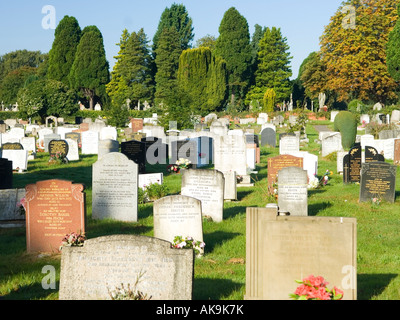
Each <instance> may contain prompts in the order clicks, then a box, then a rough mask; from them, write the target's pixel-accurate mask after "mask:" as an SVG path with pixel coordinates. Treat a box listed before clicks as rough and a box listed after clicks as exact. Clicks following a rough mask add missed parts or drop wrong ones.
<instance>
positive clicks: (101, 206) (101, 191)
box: [92, 152, 138, 222]
mask: <svg viewBox="0 0 400 320" xmlns="http://www.w3.org/2000/svg"><path fill="white" fill-rule="evenodd" d="M92 181H93V182H92V186H93V193H92V216H93V219H99V220H103V219H112V220H119V221H126V222H137V220H138V216H137V215H138V194H137V190H138V165H137V164H136V163H135V162H133V161H132V160H129V159H128V158H127V157H126V156H125V155H123V154H122V153H117V152H113V153H108V154H106V155H104V156H103V157H102V158H100V159H98V160H97V161H96V162H95V163H94V164H93V178H92Z"/></svg>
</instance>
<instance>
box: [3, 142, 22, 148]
mask: <svg viewBox="0 0 400 320" xmlns="http://www.w3.org/2000/svg"><path fill="white" fill-rule="evenodd" d="M1 148H2V149H3V150H24V146H23V145H22V144H21V143H19V142H14V143H11V142H7V143H5V144H3V145H2V146H1Z"/></svg>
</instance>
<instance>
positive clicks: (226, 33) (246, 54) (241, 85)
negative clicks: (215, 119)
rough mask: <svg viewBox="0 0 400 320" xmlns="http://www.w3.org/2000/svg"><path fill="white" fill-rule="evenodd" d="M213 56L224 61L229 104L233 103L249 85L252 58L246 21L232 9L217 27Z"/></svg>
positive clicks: (242, 94)
mask: <svg viewBox="0 0 400 320" xmlns="http://www.w3.org/2000/svg"><path fill="white" fill-rule="evenodd" d="M215 54H216V55H218V56H220V57H222V58H223V59H224V60H225V61H226V66H227V70H228V84H229V87H230V95H231V103H234V101H235V99H236V98H237V95H239V97H240V98H242V97H243V96H244V91H245V90H246V89H247V86H248V85H249V79H250V66H251V57H252V56H251V46H250V33H249V26H248V23H247V20H246V18H244V17H243V16H242V15H241V14H240V13H239V12H238V11H237V10H236V9H235V8H233V7H232V8H230V9H229V10H228V11H226V12H225V14H224V17H223V19H222V21H221V24H220V26H219V37H218V39H217V43H216V48H215Z"/></svg>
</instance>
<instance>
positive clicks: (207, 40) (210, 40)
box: [196, 34, 217, 51]
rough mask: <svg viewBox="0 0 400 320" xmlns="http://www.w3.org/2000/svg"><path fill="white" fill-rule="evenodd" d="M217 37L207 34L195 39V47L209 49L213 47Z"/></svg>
mask: <svg viewBox="0 0 400 320" xmlns="http://www.w3.org/2000/svg"><path fill="white" fill-rule="evenodd" d="M216 42H217V39H216V38H215V36H213V35H210V34H207V35H206V36H204V37H202V38H200V39H198V40H197V41H196V48H210V49H211V51H213V50H214V49H215V44H216Z"/></svg>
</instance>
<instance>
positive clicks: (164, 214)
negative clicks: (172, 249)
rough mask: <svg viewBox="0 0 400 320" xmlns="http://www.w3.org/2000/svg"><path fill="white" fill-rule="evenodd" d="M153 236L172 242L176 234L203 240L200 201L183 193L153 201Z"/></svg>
mask: <svg viewBox="0 0 400 320" xmlns="http://www.w3.org/2000/svg"><path fill="white" fill-rule="evenodd" d="M153 217H154V237H155V238H158V239H162V240H165V241H169V242H171V243H173V242H174V239H175V237H176V236H181V237H183V238H185V237H192V238H193V239H195V241H203V218H202V205H201V201H200V200H198V199H195V198H193V197H188V196H185V195H174V196H168V197H164V198H161V199H158V200H156V201H155V202H154V207H153Z"/></svg>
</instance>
